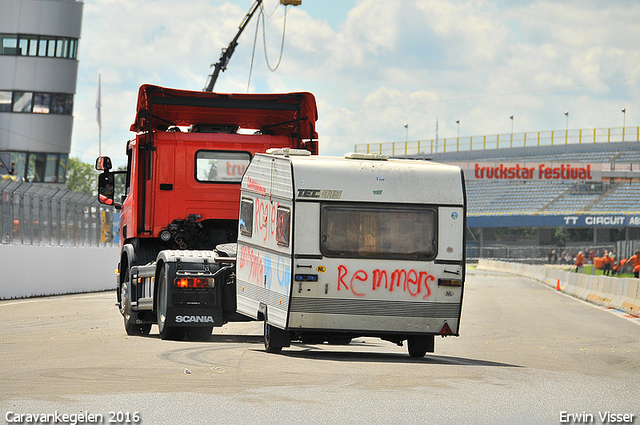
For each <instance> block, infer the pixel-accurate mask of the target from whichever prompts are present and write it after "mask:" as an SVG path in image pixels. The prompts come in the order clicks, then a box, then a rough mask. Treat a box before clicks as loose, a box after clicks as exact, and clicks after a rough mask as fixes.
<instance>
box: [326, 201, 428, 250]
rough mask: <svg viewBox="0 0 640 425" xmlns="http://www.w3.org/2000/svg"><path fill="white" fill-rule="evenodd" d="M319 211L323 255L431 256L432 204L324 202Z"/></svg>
mask: <svg viewBox="0 0 640 425" xmlns="http://www.w3.org/2000/svg"><path fill="white" fill-rule="evenodd" d="M320 214H321V229H320V231H321V235H322V240H321V243H320V246H321V251H322V254H323V255H325V256H327V257H350V258H380V259H390V258H393V259H415V260H430V259H433V258H435V255H436V211H435V209H434V208H430V207H424V206H402V205H393V206H379V205H369V204H367V205H362V204H353V205H348V204H337V205H335V204H324V205H322V207H321V213H320Z"/></svg>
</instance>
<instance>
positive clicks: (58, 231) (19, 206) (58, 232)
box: [0, 179, 119, 247]
mask: <svg viewBox="0 0 640 425" xmlns="http://www.w3.org/2000/svg"><path fill="white" fill-rule="evenodd" d="M0 193H1V194H2V196H1V197H0V217H1V218H2V222H1V223H0V231H1V232H0V237H1V238H2V243H3V244H14V245H52V246H87V247H89V246H93V247H98V246H113V244H117V242H118V241H117V236H118V233H117V231H114V229H115V228H116V227H115V224H117V221H118V219H119V216H118V215H117V214H115V211H114V208H113V207H110V206H106V205H102V204H100V203H98V200H97V197H96V196H92V195H86V194H84V193H79V192H72V191H70V190H67V189H64V188H60V187H59V186H58V187H56V186H52V185H46V184H42V183H26V182H22V181H14V180H11V179H0ZM114 222H116V223H114Z"/></svg>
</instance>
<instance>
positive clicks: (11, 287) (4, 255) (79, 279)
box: [0, 245, 120, 300]
mask: <svg viewBox="0 0 640 425" xmlns="http://www.w3.org/2000/svg"><path fill="white" fill-rule="evenodd" d="M119 252H120V250H119V248H118V247H117V246H115V247H100V248H98V247H63V246H33V245H0V300H2V299H11V298H24V297H33V296H46V295H59V294H72V293H82V292H95V291H105V290H109V289H115V287H116V275H115V270H116V268H117V265H118V256H119Z"/></svg>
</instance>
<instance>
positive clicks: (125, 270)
mask: <svg viewBox="0 0 640 425" xmlns="http://www.w3.org/2000/svg"><path fill="white" fill-rule="evenodd" d="M317 119H318V114H317V109H316V102H315V98H314V96H313V95H312V94H311V93H284V94H221V93H210V92H199V91H188V90H176V89H170V88H164V87H159V86H154V85H143V86H141V87H140V89H139V93H138V102H137V110H136V116H135V120H134V122H133V124H132V125H131V131H133V132H135V133H136V135H135V138H133V139H132V140H130V141H129V142H127V144H126V154H127V166H126V170H125V171H116V170H113V166H112V161H111V159H110V158H109V157H100V158H98V159H97V160H96V168H97V169H99V170H101V171H102V173H101V174H100V175H99V180H98V198H99V200H100V202H102V203H105V204H109V205H114V206H115V207H116V208H117V209H119V210H120V228H119V232H120V248H121V250H120V260H119V264H118V268H117V305H118V307H119V308H120V312H121V313H122V315H123V317H124V326H125V330H126V332H127V333H128V334H138V335H144V334H148V333H149V331H150V329H151V326H152V325H153V324H157V325H158V329H159V331H160V335H161V337H162V338H163V339H167V338H169V339H181V338H184V337H185V335H186V337H187V338H189V339H201V338H206V337H208V336H209V335H210V334H211V331H212V328H213V327H215V326H222V325H223V324H224V323H226V322H228V321H230V320H245V319H247V320H248V318H247V317H246V316H243V315H240V314H238V313H237V312H236V305H235V288H236V286H235V269H234V264H235V258H234V257H230V256H229V252H227V251H225V248H224V245H225V244H228V243H231V244H235V243H236V240H237V232H238V214H239V208H240V183H241V180H242V176H243V174H244V172H245V170H246V168H247V166H248V165H249V163H250V162H251V159H252V158H253V156H254V155H255V154H256V153H257V152H265V151H266V150H267V149H269V148H273V147H278V148H282V147H288V148H294V149H305V150H309V151H310V152H312V153H313V154H316V153H317V138H318V136H317V133H316V130H315V125H316V121H317ZM119 175H121V176H119ZM117 176H119V178H124V180H125V182H124V184H123V185H122V186H123V187H124V193H122V194H120V193H115V192H116V191H117V187H118V186H119V185H118V184H117V183H118V182H116V177H117ZM219 245H222V246H223V247H221V248H218V249H216V247H217V246H219Z"/></svg>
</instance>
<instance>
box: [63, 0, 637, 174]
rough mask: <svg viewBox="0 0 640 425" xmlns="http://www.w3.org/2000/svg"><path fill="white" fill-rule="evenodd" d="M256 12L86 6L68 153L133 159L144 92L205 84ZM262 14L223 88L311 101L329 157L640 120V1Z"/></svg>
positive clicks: (334, 3)
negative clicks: (362, 148)
mask: <svg viewBox="0 0 640 425" xmlns="http://www.w3.org/2000/svg"><path fill="white" fill-rule="evenodd" d="M252 4H253V0H232V1H223V0H189V1H188V2H175V0H171V1H169V0H85V3H84V16H83V26H82V34H81V39H80V44H79V53H78V59H79V61H80V62H79V72H78V85H77V93H76V97H75V104H74V127H73V138H72V144H71V153H70V155H71V156H72V157H77V158H80V159H81V160H83V161H85V162H88V163H93V162H94V160H95V158H96V157H97V156H98V150H99V148H98V145H99V143H98V141H99V139H101V148H102V154H103V155H108V156H111V158H112V159H113V160H114V163H115V164H116V166H117V165H120V164H123V163H124V162H125V159H126V155H125V146H126V141H127V140H130V139H132V138H133V137H134V136H135V135H134V133H132V132H130V131H129V127H130V125H131V123H132V122H133V119H134V116H135V107H136V98H137V92H138V88H139V86H140V85H142V84H156V85H160V86H164V87H170V88H178V89H188V90H202V89H203V87H204V86H205V84H206V81H207V76H208V75H209V74H210V73H211V71H212V68H211V67H210V65H211V64H213V63H215V62H217V61H218V59H219V57H220V53H221V49H222V48H223V47H226V46H228V44H229V42H230V41H231V40H232V39H233V37H234V36H235V35H236V32H237V30H238V27H239V25H240V23H241V21H242V20H243V18H244V17H245V15H246V14H247V12H248V11H249V10H250V8H251V6H252ZM263 5H264V13H263V15H262V17H260V16H258V15H256V16H254V17H253V19H252V20H251V22H250V23H249V25H248V26H247V28H246V30H245V31H244V33H243V34H242V36H241V37H240V40H239V46H238V48H237V49H236V51H235V53H234V55H233V57H232V58H231V60H230V62H229V65H228V69H227V70H226V71H225V72H223V73H221V74H220V77H219V78H218V80H217V82H216V85H215V87H214V91H216V92H221V93H246V92H250V93H282V92H296V91H309V92H311V93H313V94H314V96H315V97H316V101H317V104H318V111H319V120H318V122H317V131H318V134H319V150H320V153H321V154H322V155H339V156H341V155H343V154H344V153H346V152H351V151H353V150H354V146H355V145H356V144H362V143H385V142H404V141H406V140H409V141H415V140H431V139H434V138H435V137H436V131H437V132H438V136H439V137H440V138H444V137H456V136H457V135H458V132H459V135H460V136H461V137H468V136H479V135H494V134H506V133H510V132H511V131H512V129H513V131H514V132H516V133H518V132H525V131H526V132H529V131H547V130H564V129H565V128H566V127H567V126H568V128H569V129H594V128H609V127H622V126H623V122H624V123H625V124H626V126H627V127H629V126H638V125H640V96H639V95H640V48H638V40H640V2H637V1H636V0H617V1H615V2H613V1H611V2H610V1H600V0H575V1H560V0H547V1H538V0H510V1H507V0H396V1H389V0H302V5H300V6H296V7H294V6H288V7H285V6H282V5H280V4H279V0H264V1H263ZM285 18H286V25H285ZM257 23H260V27H259V28H258V31H257V38H256V24H257ZM283 30H284V44H283V48H282V56H281V60H280V61H279V58H280V51H281V45H282V44H281V43H282V37H283ZM254 39H256V44H255V53H254V55H253V66H252V52H253V51H254ZM265 45H266V55H265ZM265 56H266V57H267V58H268V63H267V59H265ZM278 63H279V66H278V67H277V69H276V70H275V71H274V72H272V71H271V70H270V68H275V66H276V65H277V64H278ZM99 79H100V81H101V84H100V85H101V105H102V106H101V122H102V126H101V131H100V129H99V126H98V122H97V119H96V101H97V93H98V80H99ZM623 108H624V109H625V111H626V112H625V113H622V109H623ZM566 112H568V113H569V114H568V115H566V114H565V113H566ZM511 117H513V119H512V118H511Z"/></svg>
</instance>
